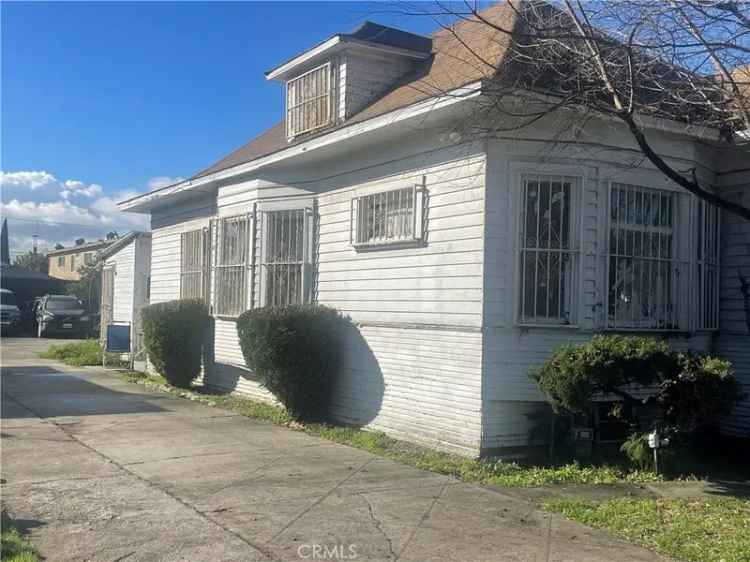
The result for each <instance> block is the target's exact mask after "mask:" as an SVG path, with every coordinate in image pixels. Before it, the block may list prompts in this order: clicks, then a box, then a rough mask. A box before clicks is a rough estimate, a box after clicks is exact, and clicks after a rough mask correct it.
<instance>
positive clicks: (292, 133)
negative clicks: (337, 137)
mask: <svg viewBox="0 0 750 562" xmlns="http://www.w3.org/2000/svg"><path fill="white" fill-rule="evenodd" d="M332 69H333V65H332V64H331V62H330V61H329V62H326V63H324V64H321V65H319V66H316V67H315V68H311V69H310V70H308V71H307V72H304V73H302V74H300V75H299V76H295V77H294V78H292V79H291V80H288V81H287V82H286V135H287V137H288V138H290V139H293V138H295V137H298V136H299V135H302V134H305V133H310V132H312V131H317V130H318V129H322V128H323V127H327V126H328V125H330V124H331V123H332V122H333V97H334V96H333V92H334V89H333V72H332ZM321 71H323V72H322V75H324V76H326V80H327V82H328V84H327V89H326V90H325V92H324V93H318V94H316V95H315V96H313V97H310V98H308V99H304V100H302V101H297V100H294V101H292V96H293V95H298V92H297V91H296V90H295V87H296V84H302V83H303V82H302V81H303V80H304V79H305V78H307V77H308V76H310V75H311V74H314V73H316V72H321ZM320 100H325V102H324V103H322V104H321V105H320V106H319V107H321V108H326V109H327V111H328V118H327V119H326V120H324V121H321V122H319V123H315V124H313V125H311V126H307V127H299V128H297V127H295V123H300V122H302V123H304V122H305V117H304V116H305V108H306V107H307V108H309V107H311V106H312V105H313V104H316V103H318V102H320ZM295 111H296V112H297V115H296V116H294V117H293V112H295Z"/></svg>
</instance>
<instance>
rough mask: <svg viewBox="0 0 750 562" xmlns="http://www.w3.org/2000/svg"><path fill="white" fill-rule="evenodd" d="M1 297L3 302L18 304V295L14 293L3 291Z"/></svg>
mask: <svg viewBox="0 0 750 562" xmlns="http://www.w3.org/2000/svg"><path fill="white" fill-rule="evenodd" d="M0 299H2V301H0V302H2V304H16V295H14V294H13V293H6V292H5V291H3V292H2V293H0Z"/></svg>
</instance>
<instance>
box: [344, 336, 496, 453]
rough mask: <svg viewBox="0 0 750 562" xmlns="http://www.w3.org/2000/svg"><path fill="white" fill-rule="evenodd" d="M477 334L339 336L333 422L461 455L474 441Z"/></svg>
mask: <svg viewBox="0 0 750 562" xmlns="http://www.w3.org/2000/svg"><path fill="white" fill-rule="evenodd" d="M481 349H482V336H481V333H479V332H457V331H445V330H425V329H406V328H403V327H376V326H362V327H360V328H353V329H352V331H351V332H350V333H349V336H348V337H347V341H346V346H345V352H344V357H343V364H342V369H341V374H340V376H339V378H338V379H337V384H336V388H335V392H334V398H333V408H332V411H333V414H334V417H335V418H336V419H337V420H338V421H340V422H343V423H346V424H353V425H357V426H366V427H368V428H370V429H375V430H379V431H384V432H386V433H388V434H390V435H393V436H396V437H403V438H406V439H408V440H411V441H418V442H421V443H425V444H428V445H431V446H436V447H439V448H442V449H446V450H451V451H455V452H458V453H462V454H469V455H472V454H476V453H477V452H478V450H479V442H480V432H481V427H480V420H481V407H482V405H481V400H480V396H481V393H480V387H481V362H480V358H481Z"/></svg>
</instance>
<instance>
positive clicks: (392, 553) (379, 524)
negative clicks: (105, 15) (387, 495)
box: [359, 494, 398, 560]
mask: <svg viewBox="0 0 750 562" xmlns="http://www.w3.org/2000/svg"><path fill="white" fill-rule="evenodd" d="M359 495H360V496H361V497H362V499H363V500H365V503H366V504H367V510H368V511H369V513H370V519H372V523H373V524H374V525H375V528H376V529H377V530H378V531H379V532H380V534H381V535H383V538H384V539H385V540H386V542H387V543H388V552H389V553H390V554H389V558H393V559H394V560H395V559H396V558H398V555H397V554H396V551H395V550H393V541H392V540H391V537H389V536H388V534H387V533H386V532H385V530H384V529H383V522H382V521H380V519H378V518H377V517H375V510H374V509H373V507H372V502H370V500H369V499H368V498H367V496H366V495H365V494H359Z"/></svg>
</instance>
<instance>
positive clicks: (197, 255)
mask: <svg viewBox="0 0 750 562" xmlns="http://www.w3.org/2000/svg"><path fill="white" fill-rule="evenodd" d="M210 250H211V243H210V238H209V231H208V229H200V230H192V231H190V232H183V233H182V234H181V235H180V298H183V299H199V300H202V301H204V302H206V303H208V297H209V275H210V268H209V256H210V255H211V254H210Z"/></svg>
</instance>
